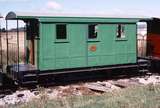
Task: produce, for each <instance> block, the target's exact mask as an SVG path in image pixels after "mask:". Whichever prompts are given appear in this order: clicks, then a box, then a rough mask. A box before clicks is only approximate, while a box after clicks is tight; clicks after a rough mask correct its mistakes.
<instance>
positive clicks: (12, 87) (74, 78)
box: [0, 70, 148, 98]
mask: <svg viewBox="0 0 160 108" xmlns="http://www.w3.org/2000/svg"><path fill="white" fill-rule="evenodd" d="M145 75H148V73H140V72H138V71H136V70H132V71H131V70H127V71H122V70H115V71H104V70H103V71H95V72H80V73H72V74H62V75H57V76H55V77H54V78H52V79H51V80H50V79H46V80H44V79H39V83H37V84H29V85H23V86H21V85H17V84H15V83H13V81H11V80H9V79H6V80H5V81H6V84H5V85H3V86H1V87H0V98H2V97H4V96H5V95H8V94H12V93H14V92H15V91H17V90H26V89H27V90H36V89H37V86H42V87H45V88H47V87H52V86H59V85H70V84H76V83H79V82H81V83H85V82H94V81H103V80H117V79H125V78H131V77H137V76H145Z"/></svg>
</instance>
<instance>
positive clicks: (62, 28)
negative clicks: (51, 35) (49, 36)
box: [56, 24, 67, 39]
mask: <svg viewBox="0 0 160 108" xmlns="http://www.w3.org/2000/svg"><path fill="white" fill-rule="evenodd" d="M56 39H67V27H66V25H65V24H59V25H56Z"/></svg>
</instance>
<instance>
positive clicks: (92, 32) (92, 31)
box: [88, 24, 98, 39]
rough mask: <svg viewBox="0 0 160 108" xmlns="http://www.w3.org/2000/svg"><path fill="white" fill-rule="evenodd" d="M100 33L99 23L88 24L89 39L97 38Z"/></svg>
mask: <svg viewBox="0 0 160 108" xmlns="http://www.w3.org/2000/svg"><path fill="white" fill-rule="evenodd" d="M97 34H98V25H95V24H94V25H89V26H88V38H89V39H95V38H97Z"/></svg>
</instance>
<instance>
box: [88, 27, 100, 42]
mask: <svg viewBox="0 0 160 108" xmlns="http://www.w3.org/2000/svg"><path fill="white" fill-rule="evenodd" d="M93 25H94V27H96V26H97V31H96V28H94V33H95V32H96V37H95V38H90V34H91V33H90V28H89V26H93ZM87 28H88V34H87V39H88V41H91V42H92V41H99V39H98V32H99V24H88V26H87Z"/></svg>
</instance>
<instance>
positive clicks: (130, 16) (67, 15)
mask: <svg viewBox="0 0 160 108" xmlns="http://www.w3.org/2000/svg"><path fill="white" fill-rule="evenodd" d="M9 13H12V14H13V13H14V14H15V18H16V17H17V16H33V17H98V18H151V17H149V16H140V15H133V14H118V13H117V14H116V13H115V14H104V13H103V14H102V13H64V12H59V13H57V12H54V13H40V12H9ZM9 13H8V14H7V16H8V15H9Z"/></svg>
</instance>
